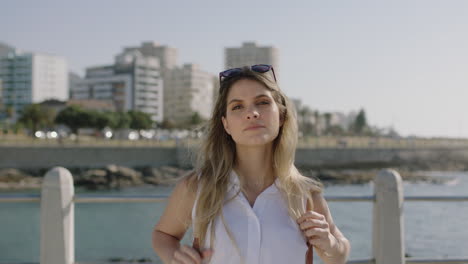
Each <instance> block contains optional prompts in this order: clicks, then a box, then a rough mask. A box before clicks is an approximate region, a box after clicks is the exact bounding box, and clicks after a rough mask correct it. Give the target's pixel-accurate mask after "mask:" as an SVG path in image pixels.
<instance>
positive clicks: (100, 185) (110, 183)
mask: <svg viewBox="0 0 468 264" xmlns="http://www.w3.org/2000/svg"><path fill="white" fill-rule="evenodd" d="M394 169H396V170H397V171H398V172H399V173H400V175H401V177H402V179H403V180H404V181H411V182H430V183H436V184H437V183H444V182H446V181H449V180H450V178H440V177H437V178H436V177H432V176H428V175H427V174H425V173H424V172H423V171H428V170H445V171H466V168H462V167H460V166H453V167H446V168H444V169H441V167H437V168H426V167H423V168H422V167H420V166H418V167H414V166H412V167H408V166H406V167H405V166H399V167H394ZM69 170H70V172H71V173H72V175H73V178H74V183H75V187H83V188H85V189H87V190H113V189H122V188H126V187H135V186H143V185H153V186H154V185H172V184H175V183H176V182H177V180H178V179H179V178H180V177H182V176H184V175H185V174H186V173H188V172H189V171H190V169H187V168H185V169H183V168H176V167H170V166H163V167H158V168H152V167H143V168H128V167H123V166H118V165H108V166H106V167H105V168H71V169H69ZM299 170H300V171H301V172H302V173H303V175H305V176H307V177H313V178H316V179H319V180H320V181H321V182H322V183H324V184H325V185H329V184H363V183H367V182H370V181H372V180H373V179H374V177H375V175H377V173H378V171H379V169H376V168H353V169H349V168H327V169H324V168H299ZM46 172H47V169H41V170H26V169H24V170H21V169H15V168H11V169H0V191H2V190H4V191H10V190H27V189H40V188H41V184H42V178H43V175H44V174H45V173H46Z"/></svg>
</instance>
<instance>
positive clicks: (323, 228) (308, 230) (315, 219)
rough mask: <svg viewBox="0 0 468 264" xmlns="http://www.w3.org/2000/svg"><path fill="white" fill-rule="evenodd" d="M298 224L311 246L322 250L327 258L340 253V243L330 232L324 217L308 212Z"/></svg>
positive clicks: (298, 220)
mask: <svg viewBox="0 0 468 264" xmlns="http://www.w3.org/2000/svg"><path fill="white" fill-rule="evenodd" d="M297 223H298V224H299V227H300V229H301V230H302V232H303V234H304V236H305V237H306V238H307V241H308V242H309V244H311V245H313V246H314V247H316V248H318V249H320V250H322V251H323V253H324V254H325V255H327V256H332V255H333V254H334V253H335V252H338V247H339V242H338V240H337V239H336V238H335V236H333V234H332V233H331V232H330V226H329V224H328V222H327V220H326V218H325V216H324V215H322V214H319V213H317V212H314V211H307V212H305V213H304V214H303V215H302V216H301V217H299V218H298V219H297Z"/></svg>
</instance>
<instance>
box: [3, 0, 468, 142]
mask: <svg viewBox="0 0 468 264" xmlns="http://www.w3.org/2000/svg"><path fill="white" fill-rule="evenodd" d="M144 41H154V42H158V43H160V44H162V45H168V46H171V47H174V48H176V49H177V50H178V64H180V65H182V64H183V63H195V64H198V65H200V67H201V68H202V69H203V70H205V71H208V72H211V73H213V74H217V73H218V72H219V71H221V70H223V68H224V48H225V47H240V46H241V45H242V43H243V42H248V41H254V42H256V43H257V44H258V45H260V46H274V47H276V48H278V49H279V68H280V76H279V78H280V79H281V81H280V85H281V89H282V90H283V91H284V92H285V93H286V94H287V95H288V96H289V97H290V98H300V99H301V100H302V102H303V104H305V105H308V106H309V107H311V108H312V109H315V110H318V111H320V112H333V111H341V112H349V111H352V110H354V111H356V110H359V109H361V108H363V109H364V110H365V111H366V115H367V120H368V122H369V123H370V124H372V125H376V126H379V127H390V126H392V127H393V128H394V129H395V130H396V131H397V132H399V133H400V134H401V135H403V136H409V135H417V136H424V137H464V138H468V116H467V115H466V113H468V1H465V0H459V1H452V0H444V1H440V0H437V1H435V0H392V1H375V0H372V1H368V0H336V1H333V0H329V1H315V0H308V1H284V0H282V1H273V0H272V1H265V0H256V1H242V0H239V1H226V2H223V1H211V0H209V1H178V0H171V1H157V0H151V1H150V0H138V1H130V0H128V1H121V0H98V1H95V0H93V1H91V0H80V1H63V0H60V1H59V0H56V1H51V0H43V1H31V0H29V1H26V0H15V1H3V2H2V3H1V5H0V42H4V43H6V44H9V45H11V46H14V47H16V48H19V49H21V50H25V51H34V52H43V53H50V54H55V55H60V56H63V57H65V58H66V59H67V61H68V64H69V68H70V70H71V71H73V72H76V73H78V74H80V75H82V74H83V73H84V70H85V68H86V67H90V66H96V65H106V64H111V63H113V61H114V56H115V55H116V54H117V53H119V52H121V51H122V49H123V47H128V46H139V45H140V44H141V43H142V42H144Z"/></svg>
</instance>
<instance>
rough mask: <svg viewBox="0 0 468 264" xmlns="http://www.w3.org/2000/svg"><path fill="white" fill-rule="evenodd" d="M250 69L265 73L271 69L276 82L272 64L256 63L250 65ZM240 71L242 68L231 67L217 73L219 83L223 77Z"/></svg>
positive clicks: (231, 75) (237, 73) (232, 75)
mask: <svg viewBox="0 0 468 264" xmlns="http://www.w3.org/2000/svg"><path fill="white" fill-rule="evenodd" d="M250 69H251V70H252V71H254V72H259V73H265V72H268V71H269V70H271V72H272V73H273V78H275V82H276V76H275V70H274V69H273V66H271V65H268V64H256V65H252V66H250ZM242 72H243V70H242V68H232V69H228V70H225V71H222V72H220V73H219V83H221V81H222V80H223V78H224V79H225V78H229V77H234V76H237V75H239V74H241V73H242Z"/></svg>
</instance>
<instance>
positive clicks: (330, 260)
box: [298, 192, 351, 264]
mask: <svg viewBox="0 0 468 264" xmlns="http://www.w3.org/2000/svg"><path fill="white" fill-rule="evenodd" d="M312 199H313V202H314V211H309V212H306V213H305V214H304V215H303V216H301V217H300V218H299V219H298V223H299V224H300V227H301V229H302V230H303V232H305V235H306V237H308V238H309V242H311V243H312V244H313V245H314V247H315V248H316V249H317V254H318V255H319V256H320V258H321V259H322V260H323V261H324V262H325V263H326V264H338V263H339V264H344V263H346V260H347V259H348V256H349V251H350V247H351V246H350V244H349V241H348V239H346V237H345V236H344V235H343V234H342V233H341V231H340V230H339V229H338V227H337V226H336V225H335V223H334V222H333V218H332V216H331V213H330V209H329V208H328V204H327V201H325V198H323V196H322V194H321V193H318V192H314V193H313V194H312Z"/></svg>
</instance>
